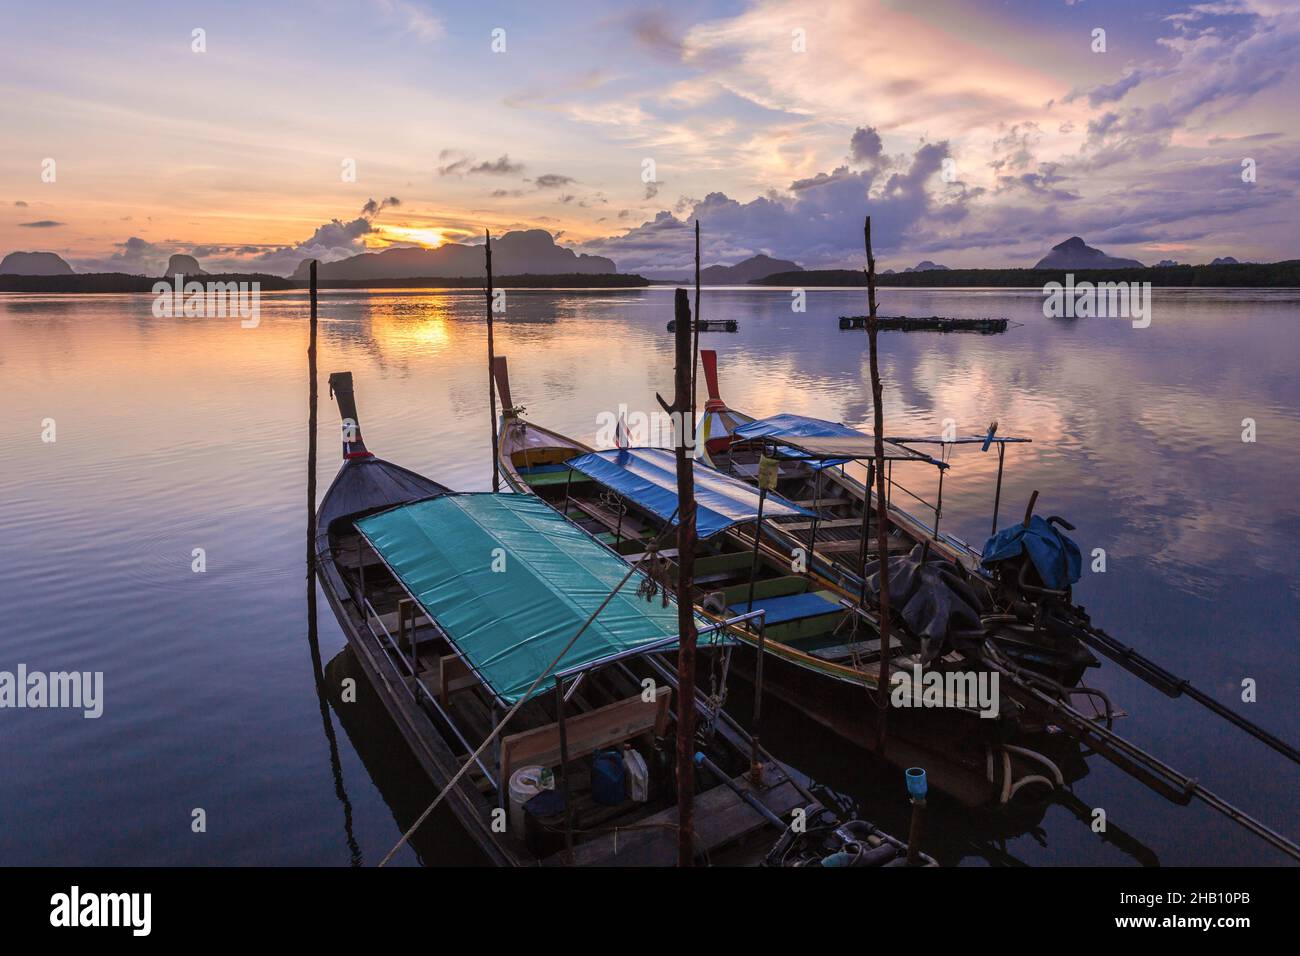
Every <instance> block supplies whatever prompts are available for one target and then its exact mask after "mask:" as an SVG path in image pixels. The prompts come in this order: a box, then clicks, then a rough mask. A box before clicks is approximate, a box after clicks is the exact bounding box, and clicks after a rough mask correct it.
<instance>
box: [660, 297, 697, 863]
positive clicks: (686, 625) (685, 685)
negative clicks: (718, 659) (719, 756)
mask: <svg viewBox="0 0 1300 956" xmlns="http://www.w3.org/2000/svg"><path fill="white" fill-rule="evenodd" d="M673 306H674V318H675V319H676V321H677V326H676V330H675V339H674V346H675V348H674V352H675V360H676V368H675V375H674V382H673V391H674V395H673V403H672V404H671V405H669V404H668V403H667V402H665V401H664V400H663V398H662V397H661V396H658V395H656V396H655V398H656V399H657V400H658V402H659V404H660V406H661V407H662V408H663V410H664V411H666V412H668V413H669V414H670V415H672V416H673V418H674V420H675V421H676V422H677V423H678V428H677V441H676V445H677V448H676V452H677V517H678V523H677V569H678V575H677V633H678V635H679V637H680V643H679V647H678V651H677V865H678V866H692V865H694V862H695V753H694V750H695V640H696V632H695V611H694V607H693V603H692V593H691V592H692V591H693V590H694V588H695V471H694V468H695V463H694V450H695V419H694V418H693V417H692V416H691V414H690V412H691V371H692V367H691V364H692V363H691V331H692V330H691V303H690V299H689V298H688V297H687V295H686V290H685V289H678V290H677V293H676V296H675V298H674V302H673Z"/></svg>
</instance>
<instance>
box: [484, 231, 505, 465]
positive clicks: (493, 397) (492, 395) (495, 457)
mask: <svg viewBox="0 0 1300 956" xmlns="http://www.w3.org/2000/svg"><path fill="white" fill-rule="evenodd" d="M483 235H484V236H485V237H486V242H484V244H483V251H484V255H485V257H486V259H487V287H486V292H487V296H486V298H487V340H488V341H487V346H488V403H489V406H490V407H491V410H492V490H493V491H500V490H501V467H500V462H499V458H500V451H499V449H498V448H497V385H496V378H495V377H494V376H493V374H492V369H493V367H494V363H495V361H496V349H495V346H494V344H493V341H492V231H491V230H490V229H485V230H483Z"/></svg>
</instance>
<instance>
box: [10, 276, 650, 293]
mask: <svg viewBox="0 0 1300 956" xmlns="http://www.w3.org/2000/svg"><path fill="white" fill-rule="evenodd" d="M199 275H200V274H196V275H193V276H190V275H186V276H185V279H186V280H189V279H191V278H192V279H193V280H194V281H196V282H197V281H199V277H198V276H199ZM201 275H202V281H203V282H205V283H207V282H248V283H253V282H256V283H258V284H259V288H260V289H261V291H263V292H282V291H285V290H289V289H305V288H307V286H308V285H309V284H310V280H308V279H294V278H290V279H286V278H285V277H284V276H273V275H267V274H265V273H229V274H224V275H222V274H216V273H212V274H209V273H201ZM164 281H167V280H166V279H158V278H154V277H151V276H133V275H126V274H125V273H121V272H86V273H77V274H74V275H59V276H37V275H22V276H15V275H0V292H28V293H42V294H49V293H58V292H67V293H88V292H94V293H100V292H123V293H142V292H153V290H154V285H155V284H156V283H158V282H164ZM316 284H317V286H318V287H319V288H321V289H482V288H483V284H484V277H483V276H415V277H411V278H401V279H320V278H319V275H318V277H317V283H316ZM492 284H493V285H494V286H495V287H496V288H498V289H635V288H644V287H646V286H648V285H650V280H649V279H646V278H645V277H643V276H639V275H631V274H629V273H623V272H620V273H616V274H614V275H601V274H599V273H575V274H568V275H565V274H554V273H552V274H547V275H536V274H529V273H525V274H523V275H501V276H497V275H494V276H493V277H492Z"/></svg>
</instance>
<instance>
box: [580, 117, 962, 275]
mask: <svg viewBox="0 0 1300 956" xmlns="http://www.w3.org/2000/svg"><path fill="white" fill-rule="evenodd" d="M861 141H862V140H861V138H859V142H861ZM948 156H949V147H948V144H947V143H946V142H938V143H923V144H921V145H920V146H918V147H917V149H916V150H915V151H914V152H913V154H912V155H911V156H910V157H903V158H901V159H891V158H890V157H887V156H885V155H884V154H883V153H881V154H880V155H878V156H877V157H876V160H875V162H874V163H872V164H871V165H870V166H868V168H866V169H862V170H853V169H850V168H849V167H848V166H839V167H836V168H835V169H832V170H830V171H829V172H821V173H817V174H816V175H814V176H809V177H805V178H803V179H798V180H795V181H794V182H792V183H791V184H790V185H789V187H788V188H787V189H786V190H785V191H784V192H774V193H773V194H772V195H763V196H759V197H758V198H756V199H753V200H750V201H749V202H740V201H738V200H735V199H732V198H731V197H729V196H727V195H726V194H725V193H722V192H712V193H709V194H708V195H706V196H705V197H704V199H702V200H700V201H698V202H695V203H694V205H693V207H692V208H691V209H690V211H689V214H688V215H686V216H684V217H683V218H681V219H679V218H677V216H674V215H673V213H672V212H669V211H668V210H663V211H661V212H659V213H658V214H657V215H656V216H655V218H654V219H653V220H651V221H648V222H644V223H642V224H641V225H639V226H637V227H636V228H634V229H631V230H629V231H628V232H626V233H625V234H624V235H622V236H614V237H610V238H607V239H598V240H593V241H591V242H588V243H586V244H585V246H584V251H586V252H595V253H598V254H600V255H607V256H610V257H611V258H613V259H614V260H615V261H616V262H617V263H618V265H619V268H620V269H624V270H629V271H638V270H640V271H650V272H655V271H666V270H673V269H680V268H685V267H686V266H687V265H689V264H690V263H691V261H692V260H693V256H694V233H693V230H692V229H691V227H690V225H689V222H690V220H693V219H699V220H700V221H701V222H702V223H703V224H704V230H703V238H702V242H703V250H702V253H703V257H704V258H705V259H706V261H707V262H709V263H713V262H728V263H731V262H735V261H738V260H739V259H743V258H746V257H748V256H751V255H755V254H757V253H760V252H761V253H766V254H768V255H772V256H776V257H778V258H787V259H795V260H797V261H799V262H800V263H801V264H802V265H805V266H813V267H831V266H841V265H856V264H857V263H858V261H859V260H860V259H861V257H862V219H863V216H864V215H866V214H868V213H870V214H871V217H872V232H873V236H875V244H876V250H877V251H878V252H888V251H891V250H896V249H899V248H902V247H903V246H904V245H905V244H906V242H907V236H908V234H909V232H910V231H911V230H912V229H913V228H915V227H917V226H919V225H921V224H922V223H923V222H925V221H927V220H929V219H931V218H934V219H935V220H936V221H938V222H953V221H958V220H960V219H961V218H962V217H963V216H964V215H965V206H966V203H967V202H968V200H969V197H968V196H967V195H965V194H964V193H963V192H962V190H961V188H960V187H957V188H956V189H955V191H952V195H949V194H948V193H949V191H950V190H946V189H943V188H938V187H937V188H936V190H935V191H934V192H932V191H931V189H930V186H931V183H932V180H933V179H934V177H935V174H936V173H937V172H939V170H940V168H941V167H942V163H943V160H944V159H945V158H948ZM895 169H896V170H897V171H893V170H895ZM679 209H680V207H679Z"/></svg>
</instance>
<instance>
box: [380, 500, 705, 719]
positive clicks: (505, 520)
mask: <svg viewBox="0 0 1300 956" xmlns="http://www.w3.org/2000/svg"><path fill="white" fill-rule="evenodd" d="M356 526H357V528H358V529H360V531H361V533H362V534H364V535H365V536H366V540H367V541H369V542H370V544H371V545H372V546H373V547H374V549H375V551H376V552H377V553H378V554H379V556H380V558H382V559H383V562H384V564H386V565H387V566H388V568H389V570H391V571H392V572H393V574H394V575H395V576H396V577H397V579H398V580H399V581H400V582H401V583H402V585H403V587H405V589H406V590H407V592H408V593H409V594H410V595H411V596H412V597H413V598H415V600H416V601H417V602H418V603H419V605H420V607H422V608H423V609H424V612H425V614H427V615H428V616H429V618H430V619H431V620H433V621H435V622H436V623H437V624H438V626H439V627H440V628H442V630H443V631H444V632H445V633H446V635H447V637H448V639H449V640H450V641H451V643H452V644H453V645H455V647H456V650H457V651H459V652H460V655H461V657H462V658H463V659H464V660H465V662H466V663H467V664H468V665H469V666H470V667H471V668H472V669H473V671H474V673H475V674H477V675H478V677H479V678H480V679H481V680H482V681H483V682H484V684H486V685H487V686H488V687H489V688H490V689H491V690H492V692H493V693H494V694H495V695H496V697H497V698H498V699H499V700H501V701H503V702H505V703H507V704H513V703H515V702H517V701H518V700H519V698H520V697H521V696H523V694H524V693H525V692H526V691H527V690H528V688H529V687H530V686H532V683H533V681H535V680H536V679H537V677H538V675H539V674H542V673H543V672H544V671H545V669H546V667H547V665H549V664H550V663H551V661H553V660H554V659H555V656H556V655H557V654H559V652H560V650H561V648H563V647H564V645H565V644H567V643H568V642H569V641H570V640H571V639H572V638H573V636H574V635H575V634H577V633H578V630H579V629H580V628H581V627H582V625H583V623H584V622H585V621H586V620H587V618H588V617H590V616H591V614H592V612H593V611H595V610H596V609H597V608H598V607H600V604H601V602H602V601H604V600H605V598H606V597H607V596H608V595H609V593H610V592H611V591H613V590H614V587H615V586H616V585H617V584H618V582H619V581H621V580H622V579H623V576H624V575H625V574H626V573H627V569H628V566H627V564H626V563H624V562H623V561H622V560H620V559H619V557H618V556H617V555H615V554H614V553H613V552H612V551H610V550H609V549H608V548H606V547H604V546H603V545H601V544H600V543H599V542H597V541H596V540H595V539H593V538H592V537H591V536H589V535H588V534H587V533H586V532H585V531H583V530H582V529H581V528H578V527H577V526H576V525H573V524H571V523H570V522H568V521H566V520H565V519H564V518H563V516H561V515H560V514H559V513H558V512H556V511H555V510H554V509H552V508H551V507H550V506H549V505H547V504H546V503H545V502H544V501H542V500H541V499H540V498H536V497H534V496H532V495H509V494H490V493H481V494H460V495H444V496H443V497H441V498H433V499H429V500H426V501H418V502H415V503H413V504H409V505H403V506H401V507H397V508H393V509H391V510H389V511H385V512H382V513H381V514H377V515H372V516H370V517H368V518H362V519H361V520H360V521H358V522H357V523H356ZM637 584H638V581H637V579H636V578H635V577H634V578H633V579H632V580H630V581H628V583H627V584H625V585H623V588H622V590H621V591H619V592H618V594H616V595H615V596H614V597H613V598H612V599H611V600H610V602H609V604H608V605H607V606H606V607H605V609H604V610H602V611H601V612H600V613H599V614H598V615H597V616H596V618H595V620H594V621H592V623H591V624H590V625H589V626H588V627H587V629H586V630H585V631H584V632H583V633H582V636H581V637H579V638H578V641H577V643H575V644H574V646H573V647H571V648H570V649H569V650H568V651H567V652H566V653H565V655H564V657H563V658H562V659H561V661H560V663H559V665H558V666H557V667H556V668H555V670H554V671H553V672H552V673H563V672H566V671H573V670H576V669H581V668H582V667H583V665H587V664H591V663H593V662H596V661H601V660H604V659H606V658H609V657H611V656H613V655H615V654H619V653H623V652H626V651H632V650H635V649H636V648H638V647H651V646H653V645H656V644H661V643H663V642H664V641H665V639H671V638H673V637H675V636H676V635H677V633H678V630H677V606H676V604H675V603H674V602H671V601H670V602H669V603H668V605H667V606H666V607H665V606H664V605H663V603H662V602H661V601H660V600H658V599H656V600H654V601H645V600H643V599H642V598H639V597H637V593H636V592H637ZM696 626H697V627H699V628H704V627H707V626H709V622H708V621H706V620H705V619H703V618H701V617H699V616H698V615H697V616H696ZM713 640H715V637H714V636H713V635H706V636H704V637H701V638H700V641H701V643H705V642H707V641H713ZM669 644H670V646H673V644H672V642H671V640H669Z"/></svg>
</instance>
